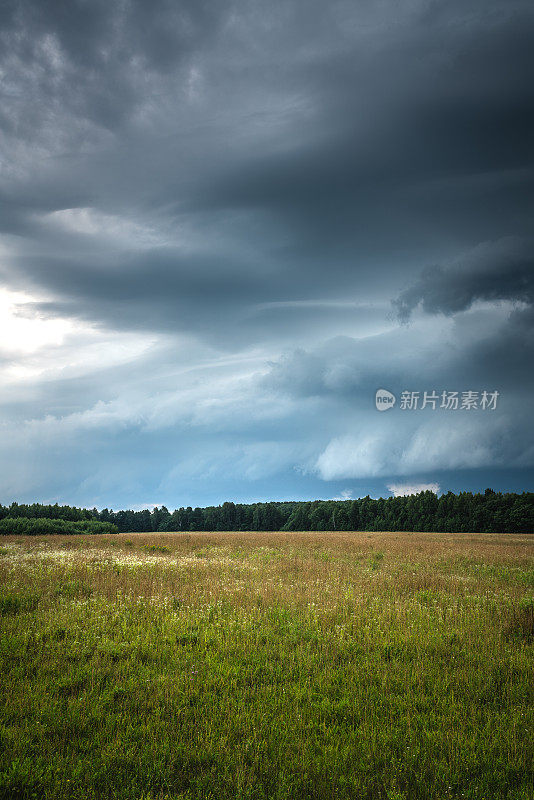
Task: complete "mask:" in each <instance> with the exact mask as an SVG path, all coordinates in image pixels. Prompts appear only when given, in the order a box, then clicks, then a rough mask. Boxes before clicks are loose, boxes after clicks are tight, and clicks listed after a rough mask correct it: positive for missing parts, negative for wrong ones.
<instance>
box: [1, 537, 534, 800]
mask: <svg viewBox="0 0 534 800" xmlns="http://www.w3.org/2000/svg"><path fill="white" fill-rule="evenodd" d="M0 586H1V589H0V626H1V639H0V663H1V667H0V668H1V674H2V682H1V686H0V698H1V708H0V797H1V798H6V800H7V798H9V800H11V799H12V798H13V800H15V799H16V798H21V799H22V798H45V799H47V800H52V798H53V799H54V800H67V798H69V799H70V798H77V800H78V799H79V798H87V799H88V800H97V798H98V799H100V798H124V800H126V799H128V800H134V798H135V800H164V799H165V798H167V800H178V798H181V799H182V800H186V798H188V799H190V800H192V799H193V798H195V799H197V798H198V799H200V798H203V799H204V798H206V800H207V799H208V798H210V799H212V800H226V799H227V800H230V799H231V800H236V798H243V800H244V799H245V798H246V799H247V800H260V799H261V800H267V798H269V800H282V798H284V799H285V798H288V799H289V798H295V799H296V800H300V799H302V800H304V798H306V799H311V800H319V799H320V798H321V799H322V798H331V799H332V800H333V799H334V798H354V799H355V800H356V798H357V799H358V800H365V799H366V798H367V800H375V798H376V799H377V800H382V799H383V800H412V798H413V800H419V799H420V800H428V799H429V798H433V799H434V800H445V798H457V799H458V800H460V798H466V799H469V800H489V799H490V798H503V799H504V798H507V800H532V798H533V797H534V777H533V755H534V750H533V741H534V735H533V734H534V705H533V694H534V682H533V680H532V678H533V655H534V536H532V535H528V534H518V535H514V534H508V535H498V534H468V533H464V534H425V533H379V532H376V533H349V532H344V533H341V532H336V533H322V534H321V533H252V534H246V533H208V534H206V533H205V534H202V533H183V534H179V535H177V534H164V533H162V534H150V535H144V534H118V535H110V536H105V535H98V536H95V535H84V534H79V535H78V536H76V537H72V536H32V537H20V536H3V537H2V540H1V541H0Z"/></svg>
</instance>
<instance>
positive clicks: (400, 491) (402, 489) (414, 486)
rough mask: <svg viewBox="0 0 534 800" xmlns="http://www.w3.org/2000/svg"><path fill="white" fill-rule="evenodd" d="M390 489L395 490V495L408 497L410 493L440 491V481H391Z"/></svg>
mask: <svg viewBox="0 0 534 800" xmlns="http://www.w3.org/2000/svg"><path fill="white" fill-rule="evenodd" d="M388 489H389V491H390V492H393V494H394V496H395V497H407V496H408V495H410V494H419V492H434V494H438V493H439V483H390V484H388Z"/></svg>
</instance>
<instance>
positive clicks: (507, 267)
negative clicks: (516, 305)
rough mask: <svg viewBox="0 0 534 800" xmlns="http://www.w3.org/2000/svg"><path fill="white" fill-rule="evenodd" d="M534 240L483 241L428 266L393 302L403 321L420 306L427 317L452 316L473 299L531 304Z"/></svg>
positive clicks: (467, 306) (533, 279)
mask: <svg viewBox="0 0 534 800" xmlns="http://www.w3.org/2000/svg"><path fill="white" fill-rule="evenodd" d="M533 246H534V240H521V239H503V240H500V241H497V242H487V243H484V244H481V245H479V246H478V247H476V248H475V249H474V250H472V251H471V252H469V253H468V254H466V256H465V257H464V258H462V259H459V260H458V261H457V262H456V263H455V264H453V265H451V266H449V267H448V268H444V267H428V268H427V269H425V270H424V271H423V273H422V274H421V277H420V278H419V279H418V280H417V281H416V282H415V283H414V284H413V285H412V286H410V287H408V288H407V289H405V290H404V291H403V292H402V293H401V294H400V295H399V297H398V298H397V299H396V300H394V302H393V305H394V307H395V309H396V311H397V314H398V317H399V319H400V320H401V321H403V322H406V321H407V320H408V319H409V318H410V316H411V314H412V312H413V311H414V309H415V308H416V307H417V306H418V305H419V304H420V305H421V306H422V308H423V310H424V311H426V312H427V313H429V314H437V313H441V314H455V313H457V312H458V311H464V310H465V309H467V308H469V307H470V306H471V305H472V304H473V303H474V302H475V301H476V300H487V301H498V300H512V301H516V302H522V303H528V304H530V305H532V303H533V302H534V250H533Z"/></svg>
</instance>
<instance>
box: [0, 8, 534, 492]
mask: <svg viewBox="0 0 534 800" xmlns="http://www.w3.org/2000/svg"><path fill="white" fill-rule="evenodd" d="M533 41H534V13H533V11H532V6H531V4H530V3H527V2H526V0H511V2H508V3H506V4H503V3H501V2H491V0H490V2H489V3H488V2H484V3H482V2H481V1H480V0H477V1H475V0H467V2H465V1H464V2H462V3H460V2H454V1H452V0H449V1H448V2H445V3H443V2H431V3H428V2H423V1H422V0H421V1H419V0H414V2H410V3H407V4H404V5H402V6H399V4H398V3H394V2H393V0H387V1H386V2H385V3H381V4H376V3H371V2H362V3H358V4H357V5H351V4H347V3H345V2H341V1H340V2H332V3H328V4H325V3H322V2H315V0H314V1H313V2H311V3H310V2H306V3H304V2H302V1H301V2H296V1H295V0H292V1H291V2H284V3H282V2H274V3H270V4H268V5H266V4H259V3H252V4H251V3H245V2H240V1H239V0H238V2H234V0H232V2H226V1H225V0H223V1H222V2H218V3H216V4H213V3H204V2H199V1H198V0H195V2H189V1H188V0H181V1H180V2H178V3H171V2H167V0H156V2H150V3H148V2H147V1H146V0H129V2H125V3H124V2H118V1H117V2H115V0H111V2H92V3H85V2H81V1H80V2H78V1H77V0H76V1H75V2H69V3H66V2H63V1H62V0H61V1H60V0H55V1H54V2H52V0H47V2H37V0H22V1H21V0H18V1H17V2H14V0H13V2H12V1H11V0H9V2H7V3H4V4H3V6H2V10H1V11H0V45H1V47H0V75H1V76H2V84H3V89H2V92H3V94H2V104H1V109H0V281H1V284H2V287H3V290H2V291H3V294H2V295H0V297H1V298H2V303H3V305H2V310H3V312H4V313H3V321H4V324H3V327H2V339H1V342H0V370H1V371H2V376H1V377H2V383H3V391H2V396H1V397H0V411H1V418H0V425H1V427H2V432H3V436H2V439H1V442H0V457H1V459H2V463H3V464H4V465H5V466H7V465H9V469H7V468H6V469H4V470H2V475H3V477H2V482H1V483H0V494H1V497H0V500H2V499H3V500H4V501H8V500H10V499H12V498H13V497H18V498H20V499H30V498H37V499H41V500H49V499H51V500H53V499H63V500H65V501H67V500H72V501H76V502H80V503H87V504H92V503H95V504H97V505H110V504H113V505H114V506H120V505H125V504H138V502H140V501H139V497H141V496H142V497H143V498H144V499H146V501H147V502H149V501H150V502H152V500H153V498H157V499H158V501H160V502H161V501H164V502H166V503H167V505H169V506H172V505H177V504H181V503H186V504H188V503H189V502H197V503H207V502H218V501H219V500H222V499H225V498H228V497H231V498H234V499H240V498H248V499H254V498H258V499H269V498H270V497H283V496H295V497H300V496H306V497H307V496H311V497H313V496H345V495H346V496H348V495H349V494H350V493H352V494H353V495H354V493H356V494H358V493H360V492H363V494H366V493H367V491H372V492H374V493H375V494H376V493H380V492H385V491H386V487H387V484H388V483H390V484H391V485H393V484H394V483H395V484H396V483H398V482H399V481H398V480H397V479H398V478H399V477H400V476H402V483H403V484H404V483H412V484H414V485H415V484H416V483H417V484H420V483H434V482H436V481H438V480H439V483H440V485H441V486H442V488H445V489H446V486H448V485H451V484H450V481H451V480H453V478H454V475H460V474H461V475H462V476H465V475H470V476H471V477H470V478H462V480H466V481H467V482H468V483H469V481H470V485H472V486H479V485H480V486H481V487H482V488H484V486H485V485H489V484H492V482H493V483H498V482H501V483H502V482H503V481H504V482H506V480H507V478H506V477H504V478H503V475H505V473H506V471H507V470H508V471H509V473H508V474H509V475H512V473H513V474H514V475H517V474H520V475H522V476H523V478H522V479H521V480H523V483H524V486H525V488H528V487H527V484H528V483H529V481H531V478H532V467H533V466H534V454H533V453H534V441H533V438H532V425H531V423H530V418H529V410H528V398H529V397H530V396H531V392H532V390H533V389H534V387H533V386H532V378H531V375H530V372H531V370H530V369H529V368H528V365H529V364H531V363H532V357H533V355H534V334H533V324H532V323H533V308H532V305H533V278H532V276H533V274H534V270H533V262H532V252H533V249H532V239H531V236H532V230H531V220H532V216H533V212H534V203H533V198H534V193H533V191H532V183H533V177H534V165H533V163H532V146H531V142H532V141H533V139H534V114H533V112H532V109H533V108H534V103H533V100H534V97H533V92H534V89H533V87H534V56H533V53H534V48H533V47H532V43H533ZM392 304H393V305H392ZM379 387H384V388H387V389H389V390H391V391H393V392H395V393H396V394H400V392H402V391H403V390H410V391H421V392H422V391H424V390H434V389H436V390H458V391H465V390H470V389H472V390H476V391H483V390H485V389H486V390H498V391H499V392H500V393H501V394H500V401H499V407H498V409H496V410H495V412H489V413H487V414H486V415H485V416H483V415H482V414H481V412H476V413H474V414H473V415H471V416H468V415H467V414H463V415H462V414H461V413H460V412H458V414H456V415H455V414H452V413H451V414H449V415H448V416H447V415H446V414H445V413H442V412H441V411H440V410H437V411H436V412H435V413H434V414H432V413H431V414H428V413H426V410H425V412H413V413H411V412H407V411H406V412H403V411H402V410H401V409H400V408H399V407H398V406H397V407H396V408H395V409H394V410H392V411H388V412H387V413H385V414H377V413H376V410H375V408H374V393H375V391H376V389H377V388H379ZM503 471H504V472H503ZM514 471H515V472H514ZM412 476H413V478H414V479H413V480H411V477H412ZM447 476H448V477H447ZM451 476H452V477H451ZM408 477H410V481H408V480H407V478H408ZM405 478H406V480H405ZM514 480H515V478H514ZM447 481H449V483H447ZM503 485H504V484H503ZM343 493H345V495H343Z"/></svg>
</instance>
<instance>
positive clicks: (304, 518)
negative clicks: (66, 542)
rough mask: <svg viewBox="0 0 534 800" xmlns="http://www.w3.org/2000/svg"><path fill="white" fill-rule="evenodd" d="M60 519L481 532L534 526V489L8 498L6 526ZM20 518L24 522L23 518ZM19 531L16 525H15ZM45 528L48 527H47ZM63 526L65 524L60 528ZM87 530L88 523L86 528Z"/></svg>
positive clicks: (120, 524) (123, 525)
mask: <svg viewBox="0 0 534 800" xmlns="http://www.w3.org/2000/svg"><path fill="white" fill-rule="evenodd" d="M21 517H25V518H28V519H32V518H33V519H43V518H47V519H52V520H63V521H65V522H70V523H74V522H83V521H86V522H87V521H94V522H99V523H104V524H105V525H106V526H109V527H108V529H107V530H102V531H97V530H89V529H88V530H87V532H95V533H96V532H109V533H112V532H114V531H115V530H117V531H120V532H150V531H155V532H156V531H160V532H164V531H177V532H181V531H182V532H186V531H353V530H360V531H434V532H451V533H454V532H459V533H461V532H474V533H477V532H478V533H532V532H534V493H533V492H523V493H521V494H516V493H501V492H494V491H493V490H492V489H486V491H485V492H484V494H479V493H476V494H473V493H471V492H459V493H458V494H454V493H453V492H448V493H447V494H443V495H441V496H440V497H438V496H437V495H436V494H434V492H431V491H425V492H420V493H419V494H414V495H408V496H406V497H388V498H383V497H379V498H378V499H373V498H371V497H369V495H367V496H366V497H361V498H358V499H355V500H314V501H309V502H299V501H292V502H270V503H248V504H245V503H232V502H226V503H223V504H222V505H218V506H207V507H205V508H198V507H197V508H192V507H191V506H187V507H182V508H178V509H176V510H175V511H172V512H171V511H169V509H167V508H166V507H165V506H160V507H156V508H154V509H152V510H151V511H150V510H148V509H145V510H143V511H131V510H130V511H113V510H112V509H107V508H104V509H103V510H102V511H98V510H97V509H96V508H93V509H92V510H88V509H84V508H76V507H73V506H59V505H57V504H56V505H48V506H45V505H41V504H39V503H34V504H33V505H19V504H17V503H12V504H11V505H10V506H2V505H0V533H4V532H8V531H7V530H5V526H6V524H7V523H6V522H5V520H7V519H11V520H13V519H16V518H21ZM19 524H20V523H19ZM12 532H15V531H12ZM43 532H44V531H43ZM58 532H59V531H58ZM79 532H84V531H79Z"/></svg>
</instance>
